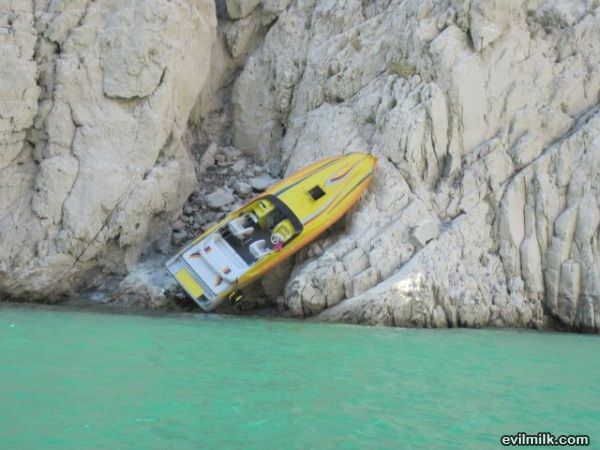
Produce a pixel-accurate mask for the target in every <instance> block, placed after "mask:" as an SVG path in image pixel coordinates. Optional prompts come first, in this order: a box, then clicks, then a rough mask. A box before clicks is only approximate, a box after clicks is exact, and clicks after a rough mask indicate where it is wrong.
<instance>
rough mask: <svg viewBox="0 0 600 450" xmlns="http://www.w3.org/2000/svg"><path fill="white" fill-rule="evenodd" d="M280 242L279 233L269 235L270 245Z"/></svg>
mask: <svg viewBox="0 0 600 450" xmlns="http://www.w3.org/2000/svg"><path fill="white" fill-rule="evenodd" d="M279 242H281V235H280V234H279V233H273V234H272V235H271V244H273V245H275V244H277V243H279Z"/></svg>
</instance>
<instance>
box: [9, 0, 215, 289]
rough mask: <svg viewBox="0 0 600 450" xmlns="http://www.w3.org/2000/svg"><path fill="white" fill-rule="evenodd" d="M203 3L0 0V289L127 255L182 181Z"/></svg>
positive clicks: (70, 279) (202, 43) (188, 178)
mask: <svg viewBox="0 0 600 450" xmlns="http://www.w3.org/2000/svg"><path fill="white" fill-rule="evenodd" d="M215 29H216V15H215V9H214V3H213V2H212V1H210V0H196V1H194V2H189V1H186V0H175V1H167V0H157V1H152V2H150V1H145V0H127V1H125V2H123V1H120V0H119V1H117V0H102V1H92V0H69V1H66V0H65V1H63V0H52V1H49V0H42V1H36V2H19V1H10V0H2V1H0V62H1V64H0V71H1V72H2V77H1V81H0V295H2V294H4V295H6V294H8V295H10V296H11V297H27V298H29V297H31V298H35V297H43V298H44V299H47V300H51V299H52V298H53V297H54V296H56V295H60V294H64V293H67V292H68V291H69V290H70V289H72V288H74V287H76V286H78V284H79V283H80V282H84V281H87V280H90V278H91V277H93V276H95V275H96V274H98V273H101V272H102V271H103V270H124V269H125V268H126V267H128V266H130V265H131V264H133V263H134V262H135V261H136V259H137V257H138V255H139V254H140V252H141V251H142V250H143V249H144V248H145V247H146V246H147V245H148V243H149V241H150V240H151V238H156V236H157V235H159V234H160V230H161V229H163V226H164V224H165V223H166V221H167V220H168V219H170V218H171V217H172V216H173V215H174V214H177V213H178V212H179V210H180V208H181V205H182V203H183V201H184V200H185V198H186V197H187V195H188V194H189V193H190V192H191V190H192V189H193V184H194V170H193V165H192V164H191V161H190V159H189V157H188V156H187V153H186V151H185V149H184V147H183V145H182V141H181V138H182V135H183V133H184V131H185V130H186V127H187V121H188V117H189V114H190V110H191V109H192V107H193V105H194V102H195V100H196V98H197V97H198V94H199V92H200V90H201V89H202V86H203V84H204V82H205V80H206V78H207V76H208V72H209V68H210V67H209V60H210V55H211V48H212V46H213V43H214V41H215Z"/></svg>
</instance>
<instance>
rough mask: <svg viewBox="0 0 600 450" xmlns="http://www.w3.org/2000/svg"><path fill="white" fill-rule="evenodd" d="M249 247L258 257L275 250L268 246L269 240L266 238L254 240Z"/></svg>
mask: <svg viewBox="0 0 600 450" xmlns="http://www.w3.org/2000/svg"><path fill="white" fill-rule="evenodd" d="M248 249H249V250H250V253H252V255H253V256H254V257H255V258H256V259H260V258H262V257H263V256H266V255H268V254H269V253H271V252H272V251H273V250H271V249H270V248H269V247H268V246H267V242H266V241H265V240H264V239H259V240H258V241H254V242H253V243H252V244H250V246H249V247H248Z"/></svg>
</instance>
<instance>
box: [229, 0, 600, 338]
mask: <svg viewBox="0 0 600 450" xmlns="http://www.w3.org/2000/svg"><path fill="white" fill-rule="evenodd" d="M599 8H600V5H598V4H597V2H593V1H585V0H582V1H577V2H565V1H553V0H548V1H543V0H531V1H527V2H517V1H512V0H508V1H505V2H494V1H491V0H474V1H466V0H464V1H463V0H446V1H438V2H433V1H417V0H414V1H374V2H360V1H358V0H350V1H342V0H326V1H323V2H315V1H307V2H293V3H291V4H290V5H289V6H288V7H287V9H285V10H284V11H283V12H281V13H280V14H281V15H280V16H279V18H278V20H277V22H276V23H275V24H274V25H273V26H272V27H271V29H270V30H269V32H268V33H267V35H266V37H265V39H264V42H263V43H262V45H261V46H260V47H259V48H258V50H257V51H255V52H254V53H252V54H251V56H250V57H249V59H248V62H247V64H246V66H245V68H244V70H243V72H242V73H241V75H240V76H239V77H238V79H237V80H236V82H235V86H234V89H233V103H234V123H233V125H234V130H233V133H234V141H235V143H236V145H237V146H238V147H239V148H242V149H244V150H245V151H247V152H249V153H251V154H254V155H255V156H256V157H257V158H259V159H262V160H272V159H278V160H279V161H280V164H281V166H282V167H283V168H285V169H287V173H290V172H291V171H293V170H295V169H297V168H299V167H302V166H304V165H305V164H306V163H307V162H309V161H312V160H314V159H317V158H319V157H323V156H328V155H331V154H335V153H340V152H345V151H354V150H361V149H362V150H368V151H371V152H373V153H375V154H376V155H378V156H379V163H378V168H377V172H376V175H375V179H374V183H373V186H372V188H371V189H370V191H369V194H368V195H366V196H365V198H364V199H363V201H362V202H361V204H360V206H359V207H358V208H357V209H356V212H355V213H354V214H353V215H352V217H351V219H350V221H349V222H348V224H347V229H346V232H345V233H344V234H341V235H340V237H339V238H338V239H337V240H334V241H332V242H331V243H330V244H329V245H328V246H326V248H325V249H324V251H323V252H322V254H321V255H320V256H314V257H313V258H311V259H309V260H307V261H306V262H302V263H301V264H300V265H299V266H298V267H296V268H295V270H294V271H293V273H292V276H291V279H290V280H289V282H288V284H287V287H286V289H285V295H284V296H283V297H281V298H279V300H278V305H279V306H280V307H281V308H283V309H284V310H288V311H289V312H290V313H291V314H293V315H296V316H314V315H317V318H320V319H323V320H343V321H350V322H358V323H365V322H366V323H384V324H390V325H405V326H432V327H439V326H525V327H544V326H547V325H548V324H555V325H558V326H565V327H567V328H571V329H586V330H598V328H599V327H600V312H599V311H600V303H599V302H600V294H599V292H600V269H599V268H598V267H599V266H598V260H599V259H598V258H599V257H600V249H599V247H598V242H599V240H600V239H599V238H600V234H599V233H600V231H599V228H598V223H599V221H600V208H599V198H600V196H599V192H598V186H597V184H598V183H597V180H598V179H599V177H598V170H599V169H598V168H599V165H598V162H597V158H598V151H597V150H598V147H599V145H600V126H599V121H600V114H599V113H598V112H597V109H596V108H597V105H598V104H599V102H600V72H599V71H598V67H599V66H600V9H599Z"/></svg>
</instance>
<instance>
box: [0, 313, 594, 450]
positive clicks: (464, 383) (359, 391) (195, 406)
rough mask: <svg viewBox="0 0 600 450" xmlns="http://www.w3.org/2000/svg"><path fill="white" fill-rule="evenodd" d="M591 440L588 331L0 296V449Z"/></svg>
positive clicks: (475, 446)
mask: <svg viewBox="0 0 600 450" xmlns="http://www.w3.org/2000/svg"><path fill="white" fill-rule="evenodd" d="M521 431H523V432H528V433H532V434H534V433H537V432H541V431H549V432H552V433H554V434H589V435H590V438H591V446H590V448H600V337H599V336H591V335H577V334H558V333H546V332H524V331H501V330H413V329H390V328H374V327H361V326H348V325H331V324H318V323H309V322H299V321H291V320H273V319H256V318H239V317H225V316H217V315H202V314H183V315H163V316H140V315H129V314H128V315H123V314H109V313H99V312H84V311H73V310H64V309H63V310H61V309H60V308H58V309H57V308H30V307H15V306H2V305H0V448H2V449H54V448H60V449H111V450H113V449H130V448H131V449H200V448H210V449H229V448H231V449H237V448H239V449H246V448H248V449H261V450H262V449H288V448H292V449H320V448H328V449H338V448H339V449H384V448H427V449H433V448H457V449H458V448H461V449H462V448H473V449H481V448H501V445H500V436H501V435H503V434H515V433H517V432H521Z"/></svg>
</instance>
